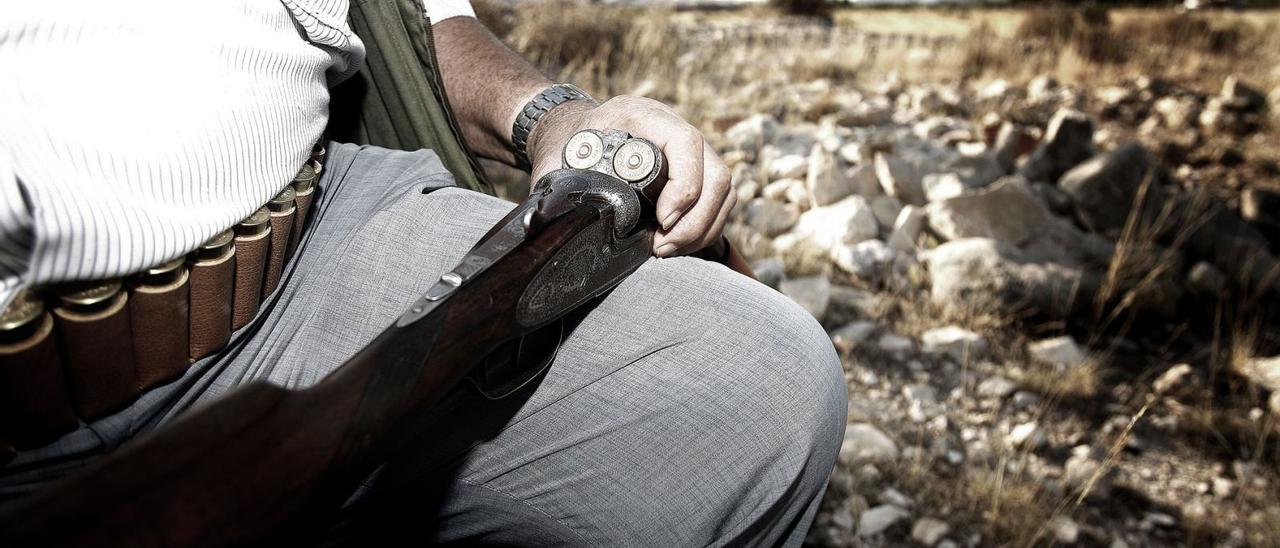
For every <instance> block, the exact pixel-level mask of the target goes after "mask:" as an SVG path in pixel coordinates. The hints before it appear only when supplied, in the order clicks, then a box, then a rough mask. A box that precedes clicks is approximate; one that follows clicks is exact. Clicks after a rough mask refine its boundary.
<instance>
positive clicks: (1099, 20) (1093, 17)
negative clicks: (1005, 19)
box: [1014, 5, 1129, 63]
mask: <svg viewBox="0 0 1280 548" xmlns="http://www.w3.org/2000/svg"><path fill="white" fill-rule="evenodd" d="M1014 35H1015V37H1016V38H1017V39H1018V40H1020V41H1034V42H1041V43H1043V44H1045V45H1047V46H1048V47H1051V48H1063V47H1070V48H1073V49H1075V50H1076V52H1077V53H1079V54H1080V56H1081V57H1083V58H1085V59H1087V60H1089V61H1092V62H1096V63H1118V62H1123V61H1124V60H1125V59H1126V54H1127V52H1128V50H1129V40H1128V39H1127V35H1126V34H1124V33H1122V32H1121V33H1117V32H1114V31H1113V29H1112V28H1111V16H1110V14H1109V13H1108V12H1107V10H1106V9H1105V8H1100V7H1096V6H1086V7H1068V6H1060V5H1055V6H1050V7H1046V8H1039V9H1033V10H1030V11H1028V13H1027V15H1026V17H1025V18H1023V20H1022V21H1021V22H1020V23H1019V24H1018V28H1017V30H1016V31H1015V33H1014Z"/></svg>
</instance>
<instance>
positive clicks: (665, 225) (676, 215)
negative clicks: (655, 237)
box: [662, 211, 680, 245]
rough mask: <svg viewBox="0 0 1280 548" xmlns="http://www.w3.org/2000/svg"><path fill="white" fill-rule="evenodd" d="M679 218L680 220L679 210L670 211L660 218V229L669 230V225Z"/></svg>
mask: <svg viewBox="0 0 1280 548" xmlns="http://www.w3.org/2000/svg"><path fill="white" fill-rule="evenodd" d="M679 220H680V212H679V211H672V212H671V213H668V214H667V216H666V218H664V219H662V230H671V227H672V226H673V225H675V224H676V221H679ZM668 245H670V244H668Z"/></svg>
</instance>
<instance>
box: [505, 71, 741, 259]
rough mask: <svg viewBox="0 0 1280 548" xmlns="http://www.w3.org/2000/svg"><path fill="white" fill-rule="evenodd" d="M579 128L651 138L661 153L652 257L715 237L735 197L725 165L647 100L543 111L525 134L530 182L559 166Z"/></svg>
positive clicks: (685, 126) (696, 135) (694, 133)
mask: <svg viewBox="0 0 1280 548" xmlns="http://www.w3.org/2000/svg"><path fill="white" fill-rule="evenodd" d="M583 129H617V130H622V131H625V132H627V133H630V134H632V135H634V136H636V137H643V138H645V139H648V140H650V141H652V142H653V144H655V145H657V146H658V148H661V149H662V152H663V154H665V155H666V157H667V173H668V180H667V186H666V187H665V188H664V189H663V190H662V195H661V196H659V197H658V203H657V216H658V221H659V224H661V229H660V230H659V231H658V234H657V235H656V236H655V237H654V240H653V252H654V254H655V255H657V256H659V257H671V256H675V255H681V254H686V253H692V252H694V251H697V250H699V249H702V248H704V247H706V246H707V245H709V244H711V243H712V242H714V241H715V240H716V238H719V237H720V232H721V231H722V230H723V229H724V224H725V221H726V220H727V219H728V217H729V211H730V210H732V209H733V205H734V203H735V202H736V201H737V194H736V193H734V192H732V188H731V186H730V183H729V169H728V168H727V167H725V165H724V162H723V161H721V160H720V157H719V156H718V155H716V152H715V151H714V150H712V148H711V147H710V146H709V145H707V144H706V143H705V142H704V141H703V138H702V133H701V132H699V131H698V130H697V129H696V128H694V127H693V126H691V125H689V123H688V122H685V121H684V119H682V118H680V116H679V115H678V114H676V113H675V111H674V110H672V109H671V107H668V106H667V105H664V104H662V103H659V102H658V101H654V100H652V99H646V98H644V97H630V96H626V95H621V96H618V97H614V98H613V99H610V100H609V101H606V102H605V103H604V104H601V105H599V106H597V105H594V104H592V103H591V102H589V101H571V102H568V103H565V104H563V105H561V106H560V107H558V108H556V109H553V110H552V111H551V112H548V113H547V114H546V115H545V116H543V117H542V119H541V120H539V123H538V125H537V126H536V127H535V128H534V130H533V133H532V134H531V135H530V136H529V158H530V160H531V161H532V163H533V178H532V179H531V182H534V181H537V180H538V179H539V178H540V177H542V176H543V175H545V174H547V173H548V172H550V171H553V170H556V169H559V168H560V154H561V150H562V147H564V144H565V143H566V142H567V141H568V140H569V137H571V136H573V134H574V133H577V132H578V131H581V130H583Z"/></svg>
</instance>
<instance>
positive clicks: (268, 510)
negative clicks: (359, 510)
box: [0, 130, 666, 546]
mask: <svg viewBox="0 0 1280 548" xmlns="http://www.w3.org/2000/svg"><path fill="white" fill-rule="evenodd" d="M562 161H563V168H562V169H559V170H556V171H553V172H551V173H549V174H547V175H546V176H544V177H543V178H541V179H540V180H539V181H538V182H537V184H536V185H535V186H534V188H533V190H532V192H531V194H530V196H529V198H528V199H526V200H525V201H523V202H522V203H521V204H519V205H518V206H517V207H516V208H515V209H514V210H512V211H511V212H510V213H509V214H508V215H507V216H506V217H504V218H503V219H502V220H500V221H499V222H498V223H497V224H496V225H495V226H494V227H493V228H492V229H491V230H490V231H489V232H488V234H486V235H485V236H484V237H483V238H482V239H481V240H480V242H479V243H477V244H476V245H475V247H473V248H472V249H471V251H470V252H468V253H467V254H466V256H465V257H464V258H463V259H462V261H461V262H460V263H459V264H458V266H456V267H455V268H454V269H453V270H450V271H449V272H447V273H445V274H444V275H443V276H441V278H440V280H439V281H437V282H436V283H435V284H434V285H433V286H431V287H430V288H429V289H428V291H427V292H426V294H424V295H422V297H420V298H419V299H418V300H417V301H415V302H414V303H413V304H411V305H410V306H409V308H408V309H407V310H406V311H405V312H404V313H403V314H402V315H401V316H400V317H399V318H397V319H396V320H395V322H394V323H392V325H390V326H389V327H387V329H386V330H385V331H383V332H382V333H381V334H379V335H378V336H377V337H376V338H375V339H374V340H373V341H372V342H370V343H369V344H368V345H367V346H366V347H364V348H363V349H361V350H360V351H359V352H357V353H356V354H355V355H354V356H353V357H351V358H350V359H349V360H347V361H346V362H345V363H343V364H342V365H341V366H340V367H338V368H337V369H336V370H334V371H333V372H332V373H330V374H329V375H328V376H326V377H325V378H324V379H322V380H321V381H319V382H318V383H316V384H315V385H313V386H310V387H308V388H305V389H300V390H289V389H285V388H281V387H278V386H275V385H272V384H269V383H267V382H264V381H257V382H252V383H249V384H246V385H244V386H242V387H239V388H237V389H236V390H234V391H232V392H230V393H228V394H227V395H226V396H225V397H223V398H221V399H219V400H216V401H214V402H212V403H210V404H209V405H207V406H204V407H201V408H197V409H194V410H192V411H190V412H188V413H186V414H184V415H181V416H179V417H178V418H176V419H175V420H174V421H173V422H171V423H169V424H167V425H165V426H162V427H160V428H158V429H156V430H155V431H153V432H151V433H149V434H146V435H143V436H141V437H140V438H139V439H137V440H134V441H132V442H131V443H129V444H128V445H126V446H124V447H123V448H121V449H120V450H119V451H116V452H115V453H112V454H110V455H108V456H105V457H103V458H101V459H99V460H98V461H96V462H95V463H93V464H90V465H89V466H87V467H86V468H85V469H83V470H81V471H79V472H78V473H76V474H73V475H72V476H69V477H67V478H65V479H63V480H61V481H59V482H55V483H54V484H53V485H50V486H48V487H47V488H45V489H43V490H40V491H37V492H36V493H34V494H32V495H31V496H29V497H26V498H24V499H21V500H19V501H16V502H14V503H12V504H11V505H9V506H8V507H6V508H3V509H0V546H33V545H39V546H47V545H52V546H68V545H75V546H82V545H100V544H112V545H115V544H120V545H129V546H173V545H177V546H207V545H219V546H221V545H228V544H235V545H241V544H259V543H263V542H267V541H268V539H270V538H272V537H277V538H278V535H279V534H280V531H282V530H289V529H290V527H291V524H292V525H295V526H296V525H297V524H300V523H304V522H305V521H306V520H307V519H308V516H316V515H319V514H320V513H323V512H332V511H334V510H336V509H337V508H338V507H339V506H340V505H341V503H342V502H343V500H345V498H346V497H347V496H349V495H350V494H351V492H352V491H353V490H354V489H355V487H356V486H357V485H358V483H359V482H360V481H361V480H363V479H364V478H366V477H367V476H368V475H369V474H370V473H371V472H372V471H373V470H374V469H375V468H376V467H377V466H378V465H379V464H380V463H382V462H384V461H385V460H387V459H388V457H389V456H391V455H393V454H394V453H395V452H396V451H397V449H400V448H401V447H403V446H404V444H406V443H407V442H408V441H409V440H410V439H411V438H412V435H413V433H414V432H415V427H416V426H419V425H420V423H421V422H422V421H423V420H424V419H425V418H426V417H427V416H428V413H429V412H430V411H431V410H432V408H433V405H435V404H436V403H437V402H439V401H440V400H441V398H442V397H443V396H444V395H445V394H446V393H447V392H449V391H450V390H451V389H453V388H454V387H455V385H458V384H459V383H460V382H462V381H463V380H464V379H466V380H468V381H470V382H471V383H472V384H474V385H475V387H476V388H478V389H479V390H480V391H481V392H482V393H483V394H484V395H486V396H490V397H500V396H502V395H504V394H508V393H510V392H512V391H514V390H516V389H518V388H519V387H520V386H521V385H523V384H524V383H525V382H528V381H529V380H530V379H532V378H533V377H534V376H536V374H537V373H539V372H540V370H539V369H537V368H529V370H525V371H516V372H515V374H514V375H511V374H504V371H499V370H494V369H490V368H488V367H487V366H486V363H487V362H486V361H485V360H484V358H485V357H486V356H488V355H489V354H490V353H491V352H492V351H494V350H495V349H497V348H499V347H500V346H502V345H504V344H506V343H509V342H510V341H513V340H515V339H517V338H519V337H522V336H524V335H527V334H530V333H533V332H534V331H536V330H538V329H540V328H542V327H544V326H548V325H550V324H551V323H552V322H554V321H556V320H558V319H559V318H561V317H562V316H564V315H565V314H566V313H568V312H570V311H572V310H573V309H575V308H577V307H578V306H580V305H582V304H584V303H586V302H587V301H588V300H590V299H592V298H593V297H596V296H598V295H600V294H602V293H604V292H605V291H607V290H609V289H610V288H612V287H614V286H615V285H617V284H618V283H619V282H621V281H622V279H623V278H625V277H626V276H627V275H629V274H630V273H631V272H633V271H634V270H635V269H636V268H638V267H639V266H640V265H641V263H643V262H644V261H645V260H647V259H648V258H649V256H650V248H651V246H652V240H653V233H654V229H655V226H656V225H655V222H654V221H653V217H654V214H653V204H654V203H655V201H656V199H657V196H658V194H659V193H661V191H662V187H663V185H664V184H665V182H666V163H665V159H664V158H663V157H662V153H661V151H660V150H659V149H658V148H657V147H655V146H654V145H653V144H652V143H650V142H648V141H646V140H643V139H638V138H632V137H631V136H629V135H627V134H626V133H623V132H619V131H612V130H611V131H595V130H586V131H583V132H580V133H578V134H576V135H574V137H573V138H571V139H570V141H569V143H568V144H567V145H566V147H565V149H564V154H563V156H562Z"/></svg>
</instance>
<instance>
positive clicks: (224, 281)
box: [188, 230, 236, 361]
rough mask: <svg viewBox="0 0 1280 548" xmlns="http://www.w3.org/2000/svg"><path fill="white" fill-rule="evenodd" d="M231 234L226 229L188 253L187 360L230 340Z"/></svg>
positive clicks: (233, 264) (233, 268) (233, 257)
mask: <svg viewBox="0 0 1280 548" xmlns="http://www.w3.org/2000/svg"><path fill="white" fill-rule="evenodd" d="M234 242H235V234H234V233H233V232H232V231H230V230H226V231H223V232H222V233H220V234H218V235H217V236H214V237H213V238H211V239H209V241H208V242H205V244H204V245H202V246H200V248H199V249H197V250H196V251H195V253H193V254H192V262H191V273H190V276H191V287H190V294H191V295H190V298H189V299H188V300H189V302H190V315H191V327H190V330H189V335H188V337H189V339H190V344H191V349H190V352H189V354H190V356H189V357H190V359H191V361H195V360H198V359H200V358H203V357H205V356H208V355H210V354H212V353H214V352H215V351H217V350H218V349H220V348H222V347H223V346H225V345H226V344H227V341H228V340H230V339H231V297H232V293H233V291H234V288H235V276H236V248H235V245H234Z"/></svg>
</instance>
